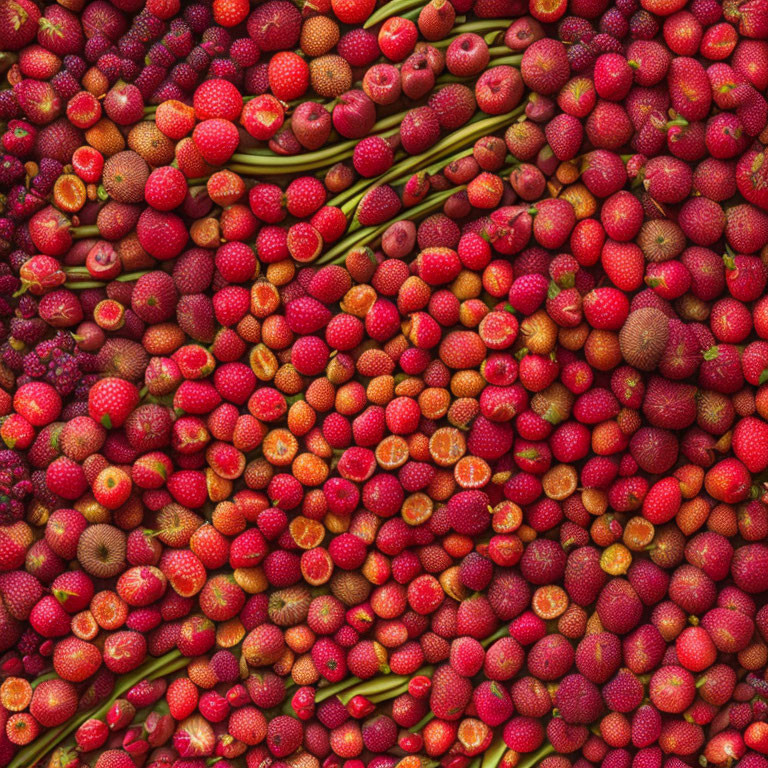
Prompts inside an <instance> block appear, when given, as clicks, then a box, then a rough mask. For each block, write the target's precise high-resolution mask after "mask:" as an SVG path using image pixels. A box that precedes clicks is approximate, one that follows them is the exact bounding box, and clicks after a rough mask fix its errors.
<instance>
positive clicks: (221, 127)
mask: <svg viewBox="0 0 768 768" xmlns="http://www.w3.org/2000/svg"><path fill="white" fill-rule="evenodd" d="M252 103H253V102H252ZM192 139H193V141H194V142H195V146H196V147H197V148H198V150H199V151H200V154H201V155H202V157H203V159H204V160H205V162H207V163H210V164H211V165H223V164H224V163H226V162H227V160H229V159H230V158H231V157H232V155H233V153H234V152H235V150H236V149H237V145H238V143H239V142H240V136H239V134H238V132H237V128H236V126H235V124H234V123H232V122H231V121H229V120H226V119H224V118H210V119H207V120H203V121H201V122H199V123H198V124H197V125H196V126H195V129H194V131H193V132H192Z"/></svg>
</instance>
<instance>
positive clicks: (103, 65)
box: [96, 53, 120, 85]
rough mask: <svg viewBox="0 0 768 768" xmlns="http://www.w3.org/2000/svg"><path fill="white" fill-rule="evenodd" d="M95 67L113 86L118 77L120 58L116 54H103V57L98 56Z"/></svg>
mask: <svg viewBox="0 0 768 768" xmlns="http://www.w3.org/2000/svg"><path fill="white" fill-rule="evenodd" d="M96 66H97V67H98V68H99V71H100V72H101V74H102V75H104V77H106V78H107V81H108V82H109V84H110V85H114V84H115V83H116V82H117V81H118V78H119V77H120V57H119V56H118V55H117V53H105V54H104V55H103V56H100V57H99V60H98V61H97V63H96Z"/></svg>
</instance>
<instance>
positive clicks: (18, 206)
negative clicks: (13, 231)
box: [5, 179, 45, 221]
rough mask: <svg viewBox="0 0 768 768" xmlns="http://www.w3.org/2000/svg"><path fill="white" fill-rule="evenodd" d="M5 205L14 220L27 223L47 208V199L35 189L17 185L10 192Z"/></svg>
mask: <svg viewBox="0 0 768 768" xmlns="http://www.w3.org/2000/svg"><path fill="white" fill-rule="evenodd" d="M33 183H34V179H33ZM5 204H6V209H7V211H8V215H9V216H10V217H11V218H12V219H14V220H15V221H26V220H27V219H29V218H31V217H32V216H34V215H35V214H36V213H37V212H38V211H40V210H42V209H43V208H44V207H45V198H44V197H42V196H41V195H39V194H38V193H37V192H36V191H35V190H34V189H27V188H26V187H25V186H24V185H23V184H17V185H16V186H15V187H13V188H12V189H11V190H10V191H9V192H8V196H7V197H6V200H5Z"/></svg>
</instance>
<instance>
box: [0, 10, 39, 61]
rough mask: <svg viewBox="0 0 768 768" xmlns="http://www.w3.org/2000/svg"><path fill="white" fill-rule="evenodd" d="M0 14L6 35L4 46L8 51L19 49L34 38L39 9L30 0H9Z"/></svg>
mask: <svg viewBox="0 0 768 768" xmlns="http://www.w3.org/2000/svg"><path fill="white" fill-rule="evenodd" d="M0 14H1V15H0V24H1V25H2V27H3V29H5V30H6V34H7V36H8V39H7V40H6V41H5V46H6V48H7V49H8V50H9V51H19V50H21V49H22V48H24V46H27V45H29V44H30V43H31V42H32V41H33V40H34V39H35V35H36V34H37V29H38V22H39V19H40V10H39V9H38V7H37V6H36V5H35V4H34V3H32V2H30V0H11V2H9V3H8V4H7V5H4V6H3V8H2V9H1V10H0Z"/></svg>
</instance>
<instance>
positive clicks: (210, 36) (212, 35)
mask: <svg viewBox="0 0 768 768" xmlns="http://www.w3.org/2000/svg"><path fill="white" fill-rule="evenodd" d="M202 42H203V45H204V46H205V48H206V50H212V52H213V55H215V56H225V55H226V54H227V53H229V49H230V47H231V46H232V35H230V34H229V32H227V30H226V29H224V28H223V27H208V29H206V30H205V32H203V38H202Z"/></svg>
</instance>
